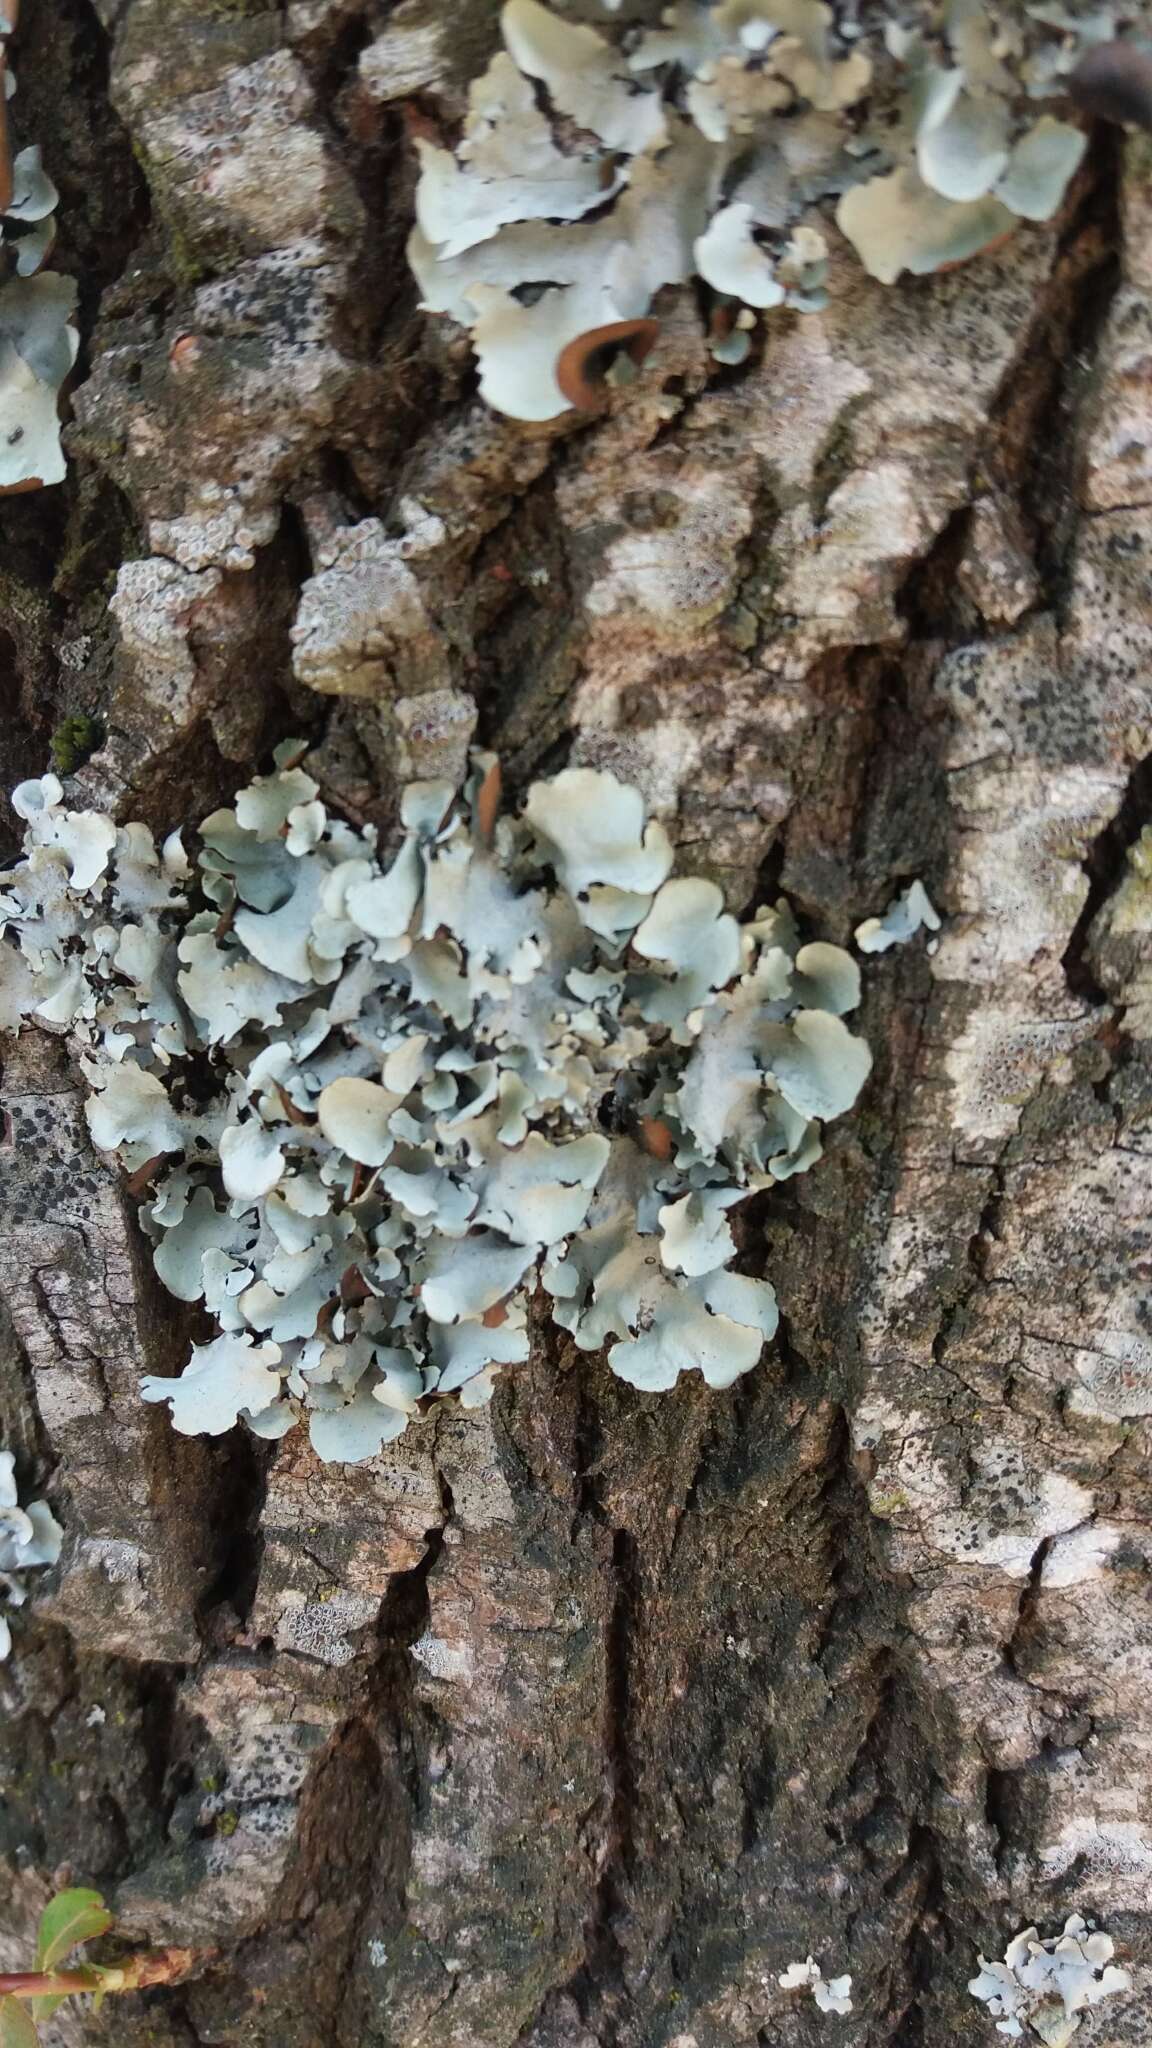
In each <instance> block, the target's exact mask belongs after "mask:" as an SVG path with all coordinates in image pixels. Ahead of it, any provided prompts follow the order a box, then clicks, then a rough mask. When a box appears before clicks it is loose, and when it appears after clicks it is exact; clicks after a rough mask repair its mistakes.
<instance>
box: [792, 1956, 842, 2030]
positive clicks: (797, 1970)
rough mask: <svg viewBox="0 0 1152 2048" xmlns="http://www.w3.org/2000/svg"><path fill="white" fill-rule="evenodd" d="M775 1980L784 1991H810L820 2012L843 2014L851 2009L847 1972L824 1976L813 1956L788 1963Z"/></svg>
mask: <svg viewBox="0 0 1152 2048" xmlns="http://www.w3.org/2000/svg"><path fill="white" fill-rule="evenodd" d="M777 1982H778V1983H779V1985H780V1987H781V1989H782V1990H784V1991H810V1992H811V1993H812V1996H813V1998H814V1999H815V2001H816V2004H817V2005H818V2006H819V2008H820V2011H821V2012H835V2013H839V2014H841V2016H843V2015H844V2014H846V2013H850V2012H851V2010H852V1997H851V1992H852V1979H851V1977H850V1976H849V1975H848V1974H847V1972H846V1973H845V1974H844V1976H842V1977H825V1975H824V1972H823V1970H822V1969H821V1967H820V1964H819V1963H818V1962H817V1961H816V1960H815V1958H814V1957H813V1956H809V1957H808V1958H807V1960H806V1961H805V1962H803V1963H789V1965H788V1968H787V1969H786V1970H785V1971H784V1972H783V1973H782V1975H781V1976H780V1977H779V1978H778V1979H777Z"/></svg>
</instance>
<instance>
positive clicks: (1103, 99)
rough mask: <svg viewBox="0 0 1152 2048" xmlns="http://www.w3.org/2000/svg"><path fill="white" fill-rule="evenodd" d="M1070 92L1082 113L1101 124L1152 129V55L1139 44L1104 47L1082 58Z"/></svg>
mask: <svg viewBox="0 0 1152 2048" xmlns="http://www.w3.org/2000/svg"><path fill="white" fill-rule="evenodd" d="M1068 91H1069V94H1070V96H1071V98H1072V99H1073V100H1074V101H1075V103H1076V105H1077V106H1078V107H1079V108H1080V110H1081V112H1082V113H1085V114H1091V115H1093V116H1094V117H1095V118H1096V119H1097V120H1099V121H1131V122H1134V123H1135V125H1136V126H1137V127H1138V128H1152V51H1149V50H1146V49H1142V48H1140V47H1139V46H1138V45H1136V44H1135V43H1100V44H1099V45H1098V46H1097V48H1096V49H1094V50H1089V51H1088V52H1087V53H1086V55H1084V56H1083V57H1081V59H1080V62H1079V63H1078V64H1077V66H1076V68H1075V70H1074V71H1073V72H1072V73H1071V75H1070V77H1069V79H1068Z"/></svg>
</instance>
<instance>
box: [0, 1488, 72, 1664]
mask: <svg viewBox="0 0 1152 2048" xmlns="http://www.w3.org/2000/svg"><path fill="white" fill-rule="evenodd" d="M63 1535H64V1531H63V1530H62V1529H61V1527H60V1524H59V1522H58V1521H57V1520H56V1517H55V1516H54V1514H53V1513H52V1510H51V1508H50V1507H49V1506H48V1503H47V1501H44V1500H31V1501H29V1502H28V1504H27V1506H25V1507H21V1506H20V1497H19V1494H18V1493H17V1491H16V1460H15V1458H14V1457H13V1455H12V1452H11V1451H0V1663H2V1662H3V1660H4V1658H5V1657H7V1656H8V1655H9V1653H10V1651H11V1648H12V1633H11V1630H10V1629H9V1626H8V1622H7V1619H6V1618H5V1615H4V1612H3V1607H4V1605H5V1604H7V1605H8V1606H11V1607H22V1606H23V1605H24V1602H25V1600H26V1599H27V1597H28V1587H27V1583H26V1574H27V1573H28V1572H31V1571H36V1570H38V1569H42V1568H43V1567H44V1566H45V1565H51V1564H55V1562H56V1560H57V1558H58V1557H59V1555H60V1545H61V1541H62V1539H63Z"/></svg>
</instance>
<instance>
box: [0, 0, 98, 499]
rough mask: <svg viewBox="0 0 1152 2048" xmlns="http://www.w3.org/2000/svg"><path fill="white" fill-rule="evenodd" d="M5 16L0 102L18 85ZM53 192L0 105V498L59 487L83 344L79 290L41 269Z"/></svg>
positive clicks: (0, 35)
mask: <svg viewBox="0 0 1152 2048" xmlns="http://www.w3.org/2000/svg"><path fill="white" fill-rule="evenodd" d="M7 21H8V18H7V16H5V15H4V14H3V13H0V97H2V98H3V99H4V101H5V103H6V102H7V99H8V98H10V96H11V94H12V92H13V89H14V85H15V80H14V79H13V76H12V73H11V71H10V69H9V67H8V61H7V42H6V30H7ZM58 196H59V195H58V194H57V191H56V187H55V186H54V185H53V183H52V180H51V178H49V177H48V175H47V173H46V172H45V169H44V165H43V161H42V159H41V154H40V150H39V148H38V146H37V145H35V144H31V145H29V146H28V147H27V148H25V149H21V150H19V151H17V153H16V156H15V158H10V157H9V154H8V143H7V116H6V113H5V108H4V107H3V106H0V496H2V495H5V494H7V493H9V492H12V491H27V490H32V489H35V488H36V487H37V486H38V485H41V484H54V483H59V481H60V479H61V478H62V477H63V475H64V468H65V464H64V454H63V450H62V449H61V446H60V416H59V394H60V388H61V386H62V384H63V383H64V380H65V378H66V377H67V375H68V373H69V371H70V370H71V368H72V365H73V363H74V362H75V360H76V351H77V348H78V347H79V337H78V335H77V333H76V330H75V328H74V327H73V326H72V325H71V318H72V314H73V312H74V311H75V307H76V286H75V284H74V283H73V282H72V280H71V278H66V277H54V276H50V275H48V274H47V273H46V272H45V271H44V267H43V266H44V264H45V263H46V262H47V261H48V258H49V256H50V255H51V253H52V247H53V244H54V242H55V239H56V225H55V211H56V203H57V199H58Z"/></svg>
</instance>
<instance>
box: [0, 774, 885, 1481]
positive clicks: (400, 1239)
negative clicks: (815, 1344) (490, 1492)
mask: <svg viewBox="0 0 1152 2048" xmlns="http://www.w3.org/2000/svg"><path fill="white" fill-rule="evenodd" d="M301 751H302V750H301V749H300V748H299V747H296V748H293V747H291V746H290V747H289V748H288V749H287V750H281V753H280V755H279V763H280V765H279V766H278V768H277V772H276V773H274V774H272V775H270V776H267V777H264V778H258V779H257V780H256V781H255V782H254V783H252V784H251V786H250V787H249V788H247V789H244V790H241V792H240V794H239V796H238V797H237V798H236V801H235V804H234V805H232V806H230V807H229V808H227V809H223V810H219V811H215V812H214V813H213V814H212V815H211V817H208V818H206V819H205V820H204V822H203V825H202V826H201V828H200V837H201V841H202V847H201V851H200V853H199V857H198V862H197V865H196V867H195V868H194V867H193V866H192V865H191V863H190V861H189V859H188V857H187V855H186V854H185V851H184V848H183V846H182V844H181V841H180V838H179V836H178V835H173V836H172V837H171V838H170V839H168V840H167V841H166V842H165V843H164V845H163V847H162V848H160V849H157V847H156V846H155V844H154V842H153V839H152V836H151V834H150V833H149V832H148V831H147V830H146V829H145V828H144V826H142V825H139V824H133V825H126V826H119V827H117V826H116V825H115V824H114V823H113V822H112V820H111V819H109V818H107V817H104V816H102V815H100V814H99V813H96V812H83V811H81V812H74V811H69V810H68V809H67V808H66V807H65V804H64V801H63V791H62V788H61V785H60V783H59V782H58V781H57V780H56V778H55V777H54V776H51V775H49V776H45V777H44V778H43V779H42V780H41V781H39V782H33V783H25V784H23V785H22V786H21V787H20V789H19V790H17V792H16V795H15V803H16V807H17V810H18V811H19V813H20V815H21V816H22V818H23V819H24V820H25V824H26V851H25V857H24V859H23V861H22V862H21V863H20V864H19V865H18V866H17V867H15V868H14V869H13V870H12V871H11V872H10V873H9V874H8V875H7V876H6V877H5V879H4V887H3V890H2V891H0V920H2V921H3V923H4V924H5V925H6V926H7V929H8V934H9V938H10V941H13V942H14V943H10V944H8V945H6V946H4V947H3V948H2V949H0V1028H11V1027H12V1026H15V1025H18V1024H19V1022H20V1021H21V1019H22V1018H25V1017H31V1018H34V1019H37V1020H39V1021H40V1022H41V1023H43V1024H46V1025H49V1026H55V1027H56V1028H57V1029H60V1030H66V1031H70V1032H71V1033H72V1035H73V1041H74V1044H75V1045H76V1048H77V1050H78V1053H79V1057H80V1061H81V1065H82V1067H83V1070H84V1072H85V1074H86V1076H87V1080H88V1083H89V1085H90V1089H91V1096H90V1099H89V1101H88V1105H87V1114H88V1121H89V1124H90V1127H91V1131H92V1136H93V1139H94V1141H95V1143H96V1144H97V1145H98V1146H99V1147H100V1148H102V1149H103V1150H105V1151H107V1152H110V1153H114V1154H115V1155H116V1157H117V1159H118V1160H119V1162H120V1164H121V1165H122V1167H123V1169H124V1170H125V1172H126V1174H127V1175H128V1177H129V1182H128V1184H129V1188H130V1189H131V1191H132V1192H133V1193H134V1194H135V1195H136V1196H137V1197H138V1198H139V1201H140V1210H139V1214H140V1220H141V1223H142V1225H143V1227H144V1229H145V1231H146V1232H147V1233H148V1235H149V1237H150V1238H151V1240H152V1242H153V1247H154V1251H153V1256H154V1260H155V1265H156V1270H157V1272H158V1274H159V1276H160V1278H161V1280H162V1281H163V1283H164V1285H165V1286H166V1287H167V1288H168V1289H169V1290H170V1291H171V1292H172V1293H173V1294H175V1295H176V1296H177V1297H178V1298H179V1299H181V1300H183V1301H187V1302H201V1301H202V1302H203V1303H204V1304H205V1305H206V1307H207V1309H208V1310H209V1311H210V1313H211V1315H212V1317H213V1318H214V1320H215V1323H216V1327H217V1335H216V1336H215V1337H214V1338H213V1339H212V1341H211V1342H209V1343H206V1344H201V1345H197V1346H196V1347H195V1348H194V1350H193V1353H192V1358H191V1361H190V1363H189V1365H188V1366H187V1368H186V1370H185V1371H184V1373H183V1375H182V1376H181V1377H180V1378H178V1379H158V1378H150V1379H147V1380H145V1382H144V1388H143V1391H144V1395H145V1398H146V1399H147V1400H150V1401H167V1402H169V1403H170V1404H171V1408H172V1414H173V1419H174V1421H175V1424H176V1427H177V1428H178V1429H180V1430H184V1431H187V1432H201V1431H206V1432H209V1433H217V1432H221V1431H224V1430H227V1429H229V1428H231V1427H232V1425H233V1424H234V1423H235V1421H236V1420H237V1417H238V1416H239V1417H242V1418H243V1419H244V1420H245V1421H246V1422H247V1423H248V1424H249V1426H250V1427H251V1428H252V1429H254V1430H255V1431H256V1432H257V1433H258V1434H260V1435H262V1436H267V1437H278V1436H281V1435H283V1434H284V1432H285V1431H286V1430H288V1429H290V1428H291V1427H292V1426H293V1424H294V1423H295V1422H297V1421H298V1420H301V1419H304V1420H306V1421H307V1424H308V1428H309V1430H310V1433H311V1439H312V1443H313V1445H314V1446H315V1448H316V1450H317V1451H318V1452H319V1454H320V1455H321V1456H322V1457H325V1458H330V1459H341V1460H356V1459H361V1458H365V1457H369V1456H371V1455H372V1454H373V1453H374V1452H375V1451H377V1450H378V1449H379V1448H380V1446H381V1444H382V1443H383V1442H385V1441H387V1440H388V1439H389V1438H391V1437H394V1436H396V1435H398V1434H399V1432H400V1431H401V1430H403V1428H404V1427H405V1424H406V1422H407V1419H408V1417H409V1415H410V1414H411V1413H412V1412H413V1411H414V1410H416V1409H417V1408H418V1407H420V1406H421V1404H423V1403H425V1402H426V1401H427V1400H428V1399H430V1398H432V1397H441V1396H444V1395H447V1394H454V1393H455V1394H459V1396H460V1398H461V1400H462V1401H463V1402H464V1403H465V1405H474V1404H475V1403H477V1402H480V1401H483V1400H486V1399H487V1398H488V1396H489V1394H490V1393H491V1390H492V1383H493V1379H494V1376H495V1375H496V1374H497V1373H498V1372H499V1371H501V1369H503V1368H505V1367H509V1366H514V1365H517V1364H520V1363H522V1362H523V1361H524V1360H525V1359H526V1357H527V1355H528V1331H527V1317H528V1309H529V1300H530V1296H531V1294H532V1290H533V1289H534V1287H535V1286H536V1284H537V1283H539V1284H540V1285H541V1287H542V1288H543V1290H544V1293H545V1294H546V1295H547V1296H549V1297H550V1299H551V1313H552V1316H553V1318H554V1320H555V1321H556V1322H557V1323H559V1324H561V1325H562V1326H563V1328H565V1329H566V1330H569V1331H570V1332H571V1333H572V1336H573V1338H574V1340H575V1343H576V1344H577V1345H578V1346H579V1347H580V1348H581V1349H583V1350H588V1351H592V1350H598V1349H600V1347H601V1346H604V1345H607V1347H608V1360H609V1363H610V1365H611V1367H612V1370H613V1371H614V1372H615V1373H617V1374H618V1375H619V1376H620V1377H621V1378H622V1379H625V1380H628V1381H630V1382H631V1383H632V1384H633V1385H634V1386H637V1387H640V1388H644V1389H660V1388H666V1387H671V1386H672V1385H673V1384H674V1383H675V1381H676V1379H677V1377H678V1375H679V1374H680V1373H681V1372H684V1371H687V1370H691V1369H698V1370H699V1371H700V1372H701V1373H702V1374H703V1376H704V1378H705V1379H706V1380H707V1381H708V1383H709V1384H710V1385H711V1386H714V1387H724V1386H727V1385H729V1384H730V1383H731V1382H732V1381H733V1380H734V1379H735V1378H736V1377H737V1376H738V1375H739V1374H741V1373H745V1372H747V1371H749V1370H750V1368H751V1367H753V1366H754V1365H755V1364H756V1362H757V1360H758V1359H759V1357H760V1355H761V1352H762V1349H763V1346H764V1343H765V1341H766V1339H768V1338H770V1337H771V1336H772V1334H773V1332H774V1330H775V1327H776V1321H777V1312H776V1300H775V1295H774V1293H773V1290H772V1288H771V1286H770V1285H769V1284H768V1282H767V1281H765V1280H762V1279H758V1278H753V1277H750V1276H748V1275H747V1274H744V1273H741V1272H739V1271H736V1270H734V1262H735V1258H736V1252H737V1244H736V1239H735V1237H734V1235H733V1231H732V1225H731V1215H732V1211H733V1210H734V1209H735V1208H736V1207H737V1206H738V1205H739V1204H740V1203H741V1202H743V1201H744V1200H745V1198H746V1197H747V1196H748V1195H749V1194H751V1193H753V1192H755V1191H756V1190H759V1189H766V1188H771V1187H772V1186H774V1185H775V1184H776V1183H777V1182H779V1181H781V1180H784V1179H787V1178H788V1177H789V1176H790V1175H792V1174H794V1173H799V1172H803V1171H804V1170H806V1169H807V1168H808V1167H810V1166H812V1165H813V1164H814V1163H815V1161H816V1160H818V1159H819V1157H820V1154H821V1149H822V1137H821V1132H822V1126H823V1124H824V1123H825V1122H826V1121H827V1120H828V1119H830V1118H834V1117H838V1116H840V1115H842V1114H843V1113H844V1111H846V1110H847V1109H849V1108H850V1107H851V1105H852V1104H853V1102H854V1101H855V1099H856V1096H857V1094H858V1092H859V1090H860V1088H861V1087H862V1085H863V1083H864V1081H865V1079H866V1078H867V1075H868V1072H869V1069H870V1067H871V1055H870V1053H869V1050H868V1047H867V1045H866V1044H865V1043H864V1041H863V1040H862V1039H860V1038H859V1037H857V1036H855V1035H854V1034H853V1033H852V1032H851V1031H850V1030H849V1028H848V1026H847V1024H846V1023H845V1021H844V1019H845V1016H846V1014H847V1013H849V1012H851V1011H852V1010H853V1009H855V1007H856V1005H857V1003H858V1001H859V998H860V973H859V969H858V967H857V965H856V963H855V961H854V960H853V959H852V958H851V956H850V955H849V954H847V953H846V952H844V951H842V950H841V949H840V948H839V947H837V946H833V945H827V944H824V943H821V942H816V943H814V944H803V943H802V942H801V940H800V937H799V935H798V933H797V930H796V927H795V925H794V923H793V920H792V917H791V914H790V912H789V910H788V908H787V905H786V904H784V903H783V902H781V903H778V904H777V905H776V907H775V908H774V909H767V908H766V909H762V910H760V911H759V912H758V913H757V914H756V916H755V917H754V918H752V919H751V920H750V921H748V922H747V923H745V924H740V923H739V922H738V921H737V920H736V918H734V917H733V916H731V915H730V914H729V913H728V912H726V911H725V909H724V906H723V900H722V897H721V894H720V891H719V889H718V888H717V887H716V886H715V885H714V884H713V883H711V882H708V881H705V880H702V879H692V878H674V877H673V876H672V873H671V870H672V864H673V855H672V847H671V844H670V842H669V840H668V837H667V835H666V833H665V831H664V828H663V827H662V826H661V825H660V824H659V823H658V822H657V821H655V820H653V819H651V818H649V816H648V815H647V813H646V809H645V806H644V803H643V801H642V799H641V797H640V795H639V793H638V792H637V791H636V790H634V789H630V788H628V787H626V786H624V785H622V784H621V783H619V782H618V781H616V780H615V779H614V777H612V776H611V775H607V774H600V773H597V772H595V771H593V770H591V769H586V768H574V769H568V770H566V771H564V773H562V774H560V775H557V776H556V777H554V778H553V779H552V780H551V781H548V782H539V783H536V784H534V785H533V787H532V788H531V789H530V790H529V792H528V796H527V800H526V802H525V804H524V807H523V811H522V813H521V814H520V815H519V816H507V815H500V814H499V771H498V768H497V765H496V763H495V761H494V759H493V758H492V757H489V756H480V757H478V759H477V764H476V768H475V772H474V774H473V776H472V779H471V781H470V783H469V786H468V788H467V790H466V792H464V793H463V794H460V793H458V792H457V791H456V790H455V789H454V788H453V787H452V785H451V784H448V783H442V782H426V783H418V784H415V785H413V786H412V787H411V788H410V789H409V790H408V791H407V793H406V795H405V797H404V800H403V807H402V817H403V827H404V835H403V839H402V842H401V844H400V847H399V850H398V852H397V853H396V855H395V858H394V859H393V860H392V861H391V862H390V863H389V864H388V865H387V866H382V865H381V863H380V861H379V859H378V858H377V849H376V845H375V835H374V834H373V832H371V831H370V830H360V829H357V828H354V827H353V826H351V825H349V824H347V823H345V822H343V821H342V820H341V819H339V818H337V817H333V816H331V815H330V814H329V812H328V811H327V810H326V808H325V806H324V804H323V803H322V802H321V801H320V797H319V789H318V786H317V784H316V782H315V781H314V780H313V779H312V777H311V776H310V775H309V774H308V773H307V771H306V768H305V767H304V766H303V765H301V760H300V756H301ZM206 1071H207V1072H209V1073H210V1074H211V1075H212V1077H213V1083H212V1086H211V1087H210V1088H209V1089H208V1090H206V1089H205V1085H204V1075H205V1072H206Z"/></svg>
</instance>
